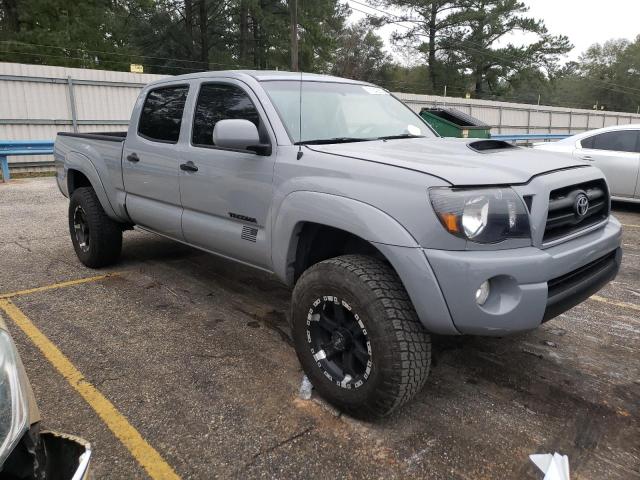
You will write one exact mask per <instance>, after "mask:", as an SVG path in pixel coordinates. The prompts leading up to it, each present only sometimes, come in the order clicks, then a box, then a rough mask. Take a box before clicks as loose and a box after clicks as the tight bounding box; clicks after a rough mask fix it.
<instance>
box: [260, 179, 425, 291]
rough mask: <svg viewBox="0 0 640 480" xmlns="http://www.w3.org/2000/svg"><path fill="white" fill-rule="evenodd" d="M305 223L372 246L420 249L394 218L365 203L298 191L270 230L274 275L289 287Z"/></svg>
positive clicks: (280, 209) (331, 195) (288, 197)
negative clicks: (338, 231) (366, 242)
mask: <svg viewBox="0 0 640 480" xmlns="http://www.w3.org/2000/svg"><path fill="white" fill-rule="evenodd" d="M306 222H312V223H318V224H320V225H326V226H328V227H334V228H338V229H340V230H344V231H346V232H349V233H351V234H353V235H356V236H358V237H360V238H362V239H363V240H366V241H368V242H370V243H372V244H386V245H394V246H399V247H412V248H417V247H419V246H420V245H418V242H417V241H416V240H415V238H413V236H411V234H410V233H409V232H408V231H407V230H406V229H405V228H404V227H403V226H402V225H400V224H399V223H398V222H397V221H396V220H395V219H394V218H393V217H391V216H389V215H388V214H387V213H385V212H383V211H382V210H379V209H378V208H376V207H374V206H372V205H369V204H368V203H364V202H361V201H358V200H353V199H351V198H347V197H342V196H340V195H334V194H329V193H320V192H313V191H301V190H298V191H295V192H292V193H290V194H289V195H287V196H286V197H285V198H284V200H283V201H282V203H281V204H280V208H279V210H278V214H277V215H276V217H275V219H274V222H273V229H272V243H271V244H272V253H271V261H272V265H273V271H274V273H275V274H276V275H277V276H278V277H279V278H280V279H281V280H283V281H285V282H286V283H287V284H289V285H291V284H292V283H293V274H292V273H291V271H290V270H291V269H290V266H291V262H292V259H294V258H295V251H296V248H297V243H298V242H297V234H298V231H299V229H300V226H301V225H303V224H304V223H306Z"/></svg>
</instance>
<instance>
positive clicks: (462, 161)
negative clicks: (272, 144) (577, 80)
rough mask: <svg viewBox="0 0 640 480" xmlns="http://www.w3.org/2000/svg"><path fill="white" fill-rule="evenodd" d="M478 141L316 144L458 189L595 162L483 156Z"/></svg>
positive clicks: (538, 154) (526, 151)
mask: <svg viewBox="0 0 640 480" xmlns="http://www.w3.org/2000/svg"><path fill="white" fill-rule="evenodd" d="M475 141H478V140H477V139H457V138H456V139H454V138H413V139H399V140H388V141H381V140H378V141H371V142H354V143H341V144H330V145H310V146H309V148H311V149H312V150H314V151H316V152H320V153H327V154H333V155H340V156H344V157H350V158H355V159H359V160H366V161H370V162H376V163H382V164H385V165H391V166H396V167H400V168H407V169H410V170H416V171H419V172H423V173H427V174H429V175H433V176H436V177H439V178H441V179H443V180H446V181H447V182H449V183H451V184H452V185H456V186H464V185H467V186H468V185H511V184H518V183H527V182H528V181H529V180H530V179H531V178H532V177H534V176H536V175H540V174H541V173H546V172H551V171H553V170H562V169H567V168H579V167H586V166H588V165H589V164H588V163H587V162H584V161H582V160H577V159H575V158H572V157H570V156H567V155H562V154H557V153H552V152H545V151H543V150H533V149H531V148H522V147H516V148H505V149H503V150H487V151H483V152H477V151H475V150H473V149H471V148H469V144H470V143H473V142H475Z"/></svg>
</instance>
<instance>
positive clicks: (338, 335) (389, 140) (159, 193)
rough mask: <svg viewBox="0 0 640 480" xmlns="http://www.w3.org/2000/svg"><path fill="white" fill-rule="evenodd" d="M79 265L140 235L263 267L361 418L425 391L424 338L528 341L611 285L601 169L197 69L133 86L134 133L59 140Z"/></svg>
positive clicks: (610, 233)
mask: <svg viewBox="0 0 640 480" xmlns="http://www.w3.org/2000/svg"><path fill="white" fill-rule="evenodd" d="M55 160H56V164H57V181H58V185H59V187H60V190H61V191H62V193H63V194H64V195H65V196H67V197H69V199H70V202H69V230H70V233H71V240H72V242H73V246H74V248H75V251H76V254H77V256H78V258H79V259H80V261H81V262H82V263H84V264H85V265H87V266H88V267H92V268H99V267H104V266H107V265H110V264H113V263H114V262H116V261H117V259H118V256H119V255H120V251H121V248H122V234H123V231H124V230H127V229H130V228H131V227H133V226H136V227H137V228H140V229H142V230H146V231H149V232H153V233H156V234H160V235H162V236H164V237H168V238H171V239H174V240H176V241H178V242H182V243H185V244H188V245H191V246H193V247H195V248H198V249H201V250H205V251H207V252H211V253H213V254H216V255H219V256H222V257H225V258H228V259H233V260H235V261H238V262H241V263H244V264H247V265H250V266H252V267H255V268H258V269H261V270H265V271H267V272H271V273H273V274H274V275H275V276H276V277H277V278H279V279H280V280H281V281H282V282H285V283H286V284H287V285H289V286H291V287H292V290H293V292H292V301H291V314H290V321H291V327H292V336H293V339H294V343H295V348H296V352H297V355H298V357H299V359H300V362H301V364H302V367H303V369H304V371H305V373H306V375H307V376H308V378H309V379H310V380H311V383H312V384H313V386H314V388H315V389H316V391H317V392H318V393H319V394H320V395H321V396H323V397H324V398H325V399H327V400H328V401H329V402H331V403H333V404H334V405H336V406H337V407H339V408H340V409H342V410H343V411H346V412H348V413H349V414H351V415H354V416H357V417H363V418H372V417H378V416H383V415H386V414H389V413H390V412H391V411H393V410H394V409H395V408H397V407H398V406H400V405H402V404H403V403H405V402H406V401H408V400H409V399H411V398H412V397H413V396H414V395H415V394H416V393H417V392H418V391H419V390H420V389H421V388H422V387H423V385H424V383H425V381H426V379H427V375H428V372H429V367H430V357H431V346H430V334H439V335H460V334H470V335H494V336H502V335H506V334H510V333H514V332H522V331H526V330H531V329H535V328H536V327H538V326H539V325H540V324H541V323H542V322H545V321H547V320H549V319H550V318H552V317H555V316H557V315H559V314H560V313H562V312H564V311H566V310H567V309H569V308H571V307H573V306H574V305H576V304H578V303H580V302H581V301H583V300H585V299H586V298H588V297H589V296H590V295H592V294H593V293H594V292H596V291H597V290H598V289H600V288H602V287H603V286H604V285H605V284H606V283H607V282H608V281H610V280H611V279H612V278H614V277H615V275H616V274H617V272H618V269H619V266H620V262H621V256H622V254H621V249H620V239H621V226H620V223H619V222H618V221H617V220H616V219H615V218H614V217H613V216H612V215H611V214H610V195H609V189H608V187H607V182H606V181H605V178H604V177H603V175H602V173H601V172H600V170H598V169H597V168H595V167H593V166H592V165H590V164H588V163H586V162H584V161H581V160H578V159H574V158H570V157H567V156H564V155H557V154H553V153H548V152H543V151H537V150H531V149H526V148H520V147H514V146H512V145H510V144H507V143H504V142H500V141H496V140H471V139H449V138H446V139H445V138H440V137H438V136H437V135H436V134H435V133H434V132H433V131H432V130H431V129H430V127H429V126H428V125H427V124H426V123H425V122H424V121H423V120H422V119H421V118H420V117H419V116H418V115H417V114H415V113H414V112H413V111H412V110H411V109H410V108H409V107H407V106H406V105H405V104H403V103H402V102H401V101H399V100H398V99H397V98H395V97H394V96H393V95H391V94H390V93H389V92H388V91H386V90H384V89H382V88H379V87H377V86H374V85H371V84H369V83H364V82H360V81H353V80H347V79H343V78H336V77H331V76H325V75H313V74H300V73H289V72H270V71H221V72H203V73H196V74H190V75H181V76H177V77H171V78H166V79H163V80H159V81H156V82H153V83H151V84H149V85H147V86H146V87H145V88H143V89H142V91H141V92H140V96H139V97H138V99H137V101H136V104H135V107H134V109H133V113H132V117H131V121H130V124H129V127H128V131H127V132H122V133H118V132H116V133H113V132H111V133H104V134H95V133H90V134H76V133H59V134H58V137H57V139H56V142H55Z"/></svg>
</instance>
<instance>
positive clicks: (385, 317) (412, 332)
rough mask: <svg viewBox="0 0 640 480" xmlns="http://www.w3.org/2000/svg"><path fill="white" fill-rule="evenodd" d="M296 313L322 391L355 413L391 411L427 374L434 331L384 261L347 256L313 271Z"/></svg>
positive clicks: (298, 335)
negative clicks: (424, 323) (430, 332)
mask: <svg viewBox="0 0 640 480" xmlns="http://www.w3.org/2000/svg"><path fill="white" fill-rule="evenodd" d="M291 318H292V322H293V326H292V327H293V336H294V342H295V347H296V351H297V354H298V358H299V359H300V362H301V363H302V366H303V368H304V371H305V373H306V374H307V376H308V377H309V379H310V380H311V383H312V384H313V386H314V388H315V389H316V390H317V391H318V393H319V394H320V395H321V396H322V397H323V398H325V399H326V400H327V401H329V402H330V403H332V404H334V405H335V406H337V407H338V408H340V409H341V410H343V411H345V412H347V413H349V414H351V415H353V416H355V417H360V418H373V417H380V416H384V415H387V414H389V413H391V412H392V411H393V410H394V409H396V408H397V407H399V406H400V405H402V404H403V403H405V402H407V401H408V400H410V399H411V398H413V396H414V395H415V394H416V393H417V392H418V391H419V390H420V389H421V388H422V387H423V385H424V383H425V381H426V379H427V376H428V373H429V365H430V359H431V343H430V337H429V334H428V333H427V332H426V331H425V329H424V327H423V326H422V324H421V323H420V321H419V320H418V318H417V315H416V313H415V310H414V308H413V306H412V304H411V301H410V300H409V297H408V295H407V293H406V291H405V289H404V287H403V286H402V283H401V282H400V279H399V278H398V276H397V275H396V273H395V272H394V271H393V269H392V268H391V267H390V266H389V265H388V264H386V263H385V262H383V261H380V260H378V259H375V258H371V257H366V256H362V255H345V256H342V257H337V258H333V259H330V260H326V261H323V262H320V263H318V264H316V265H314V266H313V267H311V268H309V269H308V270H307V271H306V272H305V273H304V274H303V275H302V276H301V277H300V280H299V281H298V283H297V284H296V287H295V289H294V292H293V300H292V315H291Z"/></svg>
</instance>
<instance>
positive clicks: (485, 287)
mask: <svg viewBox="0 0 640 480" xmlns="http://www.w3.org/2000/svg"><path fill="white" fill-rule="evenodd" d="M489 293H491V289H490V288H489V280H487V281H485V282H482V285H480V288H478V290H476V303H477V304H478V305H484V302H486V301H487V298H489Z"/></svg>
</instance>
